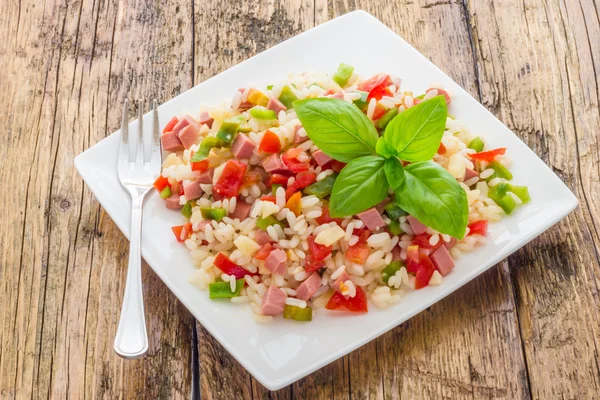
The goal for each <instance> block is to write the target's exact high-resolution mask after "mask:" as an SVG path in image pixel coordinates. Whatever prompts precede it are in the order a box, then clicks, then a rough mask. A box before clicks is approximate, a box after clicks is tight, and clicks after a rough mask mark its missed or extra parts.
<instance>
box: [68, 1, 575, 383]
mask: <svg viewBox="0 0 600 400" xmlns="http://www.w3.org/2000/svg"><path fill="white" fill-rule="evenodd" d="M390 49H393V51H390ZM407 61H410V62H407ZM340 62H345V63H349V64H351V65H354V66H355V68H356V71H357V72H358V73H360V74H361V75H363V76H365V77H368V76H370V75H372V74H374V73H377V72H380V71H385V72H388V73H392V74H394V75H397V76H399V77H400V78H402V79H403V85H404V86H403V87H404V88H408V89H412V90H414V91H415V92H422V91H423V90H425V89H427V88H428V86H429V85H430V84H432V83H437V84H441V85H442V86H441V87H444V88H446V89H448V90H449V91H450V92H451V94H452V96H453V98H452V104H451V106H450V113H451V114H453V115H455V116H456V117H457V119H459V120H461V121H462V122H463V123H464V124H465V125H466V126H467V127H468V128H469V129H470V130H471V132H473V133H476V134H480V135H482V136H484V137H485V138H486V140H487V142H488V144H489V145H490V146H491V148H495V147H507V148H508V153H507V154H508V155H509V156H510V157H512V159H513V160H514V165H513V167H512V169H511V170H512V172H513V174H514V182H516V183H517V184H520V185H527V186H529V191H530V193H531V197H532V199H533V200H532V202H531V203H529V204H527V205H526V206H523V207H520V208H519V209H518V211H517V212H516V213H515V214H514V215H512V216H510V217H507V218H505V219H503V220H502V221H501V222H499V223H496V224H491V226H490V233H489V238H490V240H489V244H487V245H486V246H484V247H480V248H479V249H477V251H474V252H473V253H470V254H468V255H465V256H463V257H462V258H460V260H458V262H457V266H456V268H455V269H454V271H453V272H452V273H451V274H449V275H448V276H447V277H446V278H445V279H444V283H443V284H442V285H441V286H437V287H427V288H424V289H422V290H419V291H414V292H411V293H409V294H407V295H406V296H405V297H404V299H403V300H402V302H401V305H397V306H392V307H390V308H388V309H386V310H379V309H377V308H376V307H375V306H374V305H373V304H371V307H370V311H369V313H368V314H365V315H357V316H354V315H347V314H343V313H337V314H336V313H335V312H330V311H326V310H318V311H317V312H316V313H315V314H316V315H315V318H314V320H313V321H312V322H311V323H305V324H301V323H294V322H292V321H288V320H284V319H282V318H279V319H276V320H275V321H273V322H272V323H271V324H267V325H262V324H257V323H255V322H254V321H253V320H252V318H251V312H250V310H249V309H248V307H247V306H240V305H234V304H232V303H230V302H227V301H213V300H210V299H209V298H208V293H207V292H204V291H201V290H199V289H197V288H196V287H194V286H192V285H191V284H189V283H188V281H187V280H188V277H189V276H190V274H191V273H192V272H193V271H194V266H193V265H192V262H191V258H190V256H189V254H188V250H187V249H186V248H185V247H184V246H182V245H180V244H179V243H177V242H176V241H175V240H174V238H173V234H172V232H171V229H170V228H171V226H173V225H180V224H181V223H182V221H183V217H182V216H181V215H180V214H179V213H175V212H171V211H169V210H167V209H166V208H165V206H164V204H163V201H161V199H160V198H159V197H158V195H157V194H156V193H153V194H152V195H150V196H149V197H148V199H147V201H146V205H145V210H144V220H143V227H144V229H143V232H144V234H143V242H142V255H143V257H144V259H145V260H146V261H147V262H148V264H149V265H150V266H151V267H152V268H153V269H154V271H155V272H156V273H157V274H158V276H160V278H161V279H162V280H163V281H164V282H165V283H166V284H167V286H168V287H169V288H170V289H171V290H172V291H173V293H175V295H176V296H177V297H178V298H179V300H181V302H182V303H183V304H184V305H185V306H186V307H187V308H188V309H189V310H190V311H191V312H192V314H193V315H194V316H195V317H196V318H197V319H198V320H199V321H200V323H201V324H202V325H203V326H204V327H205V328H206V329H208V331H209V332H210V333H211V334H212V335H213V336H214V337H215V338H216V339H217V340H218V341H219V342H220V343H221V344H222V345H223V346H224V347H225V348H226V349H227V351H229V352H230V353H231V354H232V355H233V356H234V357H235V358H236V359H237V360H238V361H239V362H240V363H241V364H242V365H243V366H244V367H245V368H246V369H247V370H248V371H249V372H250V373H251V374H252V375H253V376H254V377H255V378H256V379H258V380H259V381H260V382H261V383H262V384H263V385H265V386H266V387H267V388H269V389H271V390H275V389H279V388H281V387H283V386H286V385H288V384H290V383H292V382H294V381H296V380H298V379H300V378H302V377H303V376H305V375H308V374H309V373H311V372H313V371H315V370H317V369H318V368H320V367H322V366H324V365H326V364H328V363H330V362H332V361H334V360H336V359H338V358H339V357H342V356H343V355H345V354H347V353H349V352H350V351H352V350H354V349H356V348H358V347H359V346H362V345H363V344H365V343H367V342H369V341H370V340H373V339H375V338H376V337H377V336H379V335H381V334H383V333H384V332H386V331H388V330H390V329H392V328H393V327H395V326H397V325H399V324H401V323H402V322H404V321H406V320H407V319H409V318H411V317H412V316H413V315H415V314H417V313H419V312H421V311H422V310H423V309H425V308H427V307H429V306H431V305H432V304H433V303H435V302H437V301H439V300H441V299H442V298H444V297H445V296H447V295H448V294H450V293H452V292H453V291H455V290H457V289H458V288H460V287H461V286H462V285H464V284H465V283H467V282H469V281H470V280H471V279H473V278H475V277H476V276H478V275H479V274H481V273H482V272H484V271H485V270H487V269H488V268H490V267H491V266H493V265H494V264H496V263H498V262H499V261H500V260H502V259H503V258H505V257H507V256H508V255H509V254H511V253H512V252H514V251H515V250H517V249H518V248H520V247H522V246H523V245H525V244H526V243H527V242H529V241H530V240H532V239H533V238H535V237H536V236H538V235H539V234H541V233H542V232H543V231H545V230H546V229H548V228H549V227H550V226H552V225H553V224H555V223H556V222H558V221H559V220H560V219H562V218H563V217H565V216H566V215H567V214H568V213H569V212H570V211H572V210H573V209H574V208H575V207H576V206H577V199H576V198H575V196H574V195H573V194H572V193H571V192H570V191H569V189H568V188H567V187H566V186H565V185H564V184H563V183H562V182H561V181H560V180H559V179H558V177H557V176H556V175H554V173H552V171H551V170H550V169H549V168H548V167H547V166H546V165H545V164H544V163H543V162H542V160H540V159H539V158H538V157H537V156H536V155H535V154H534V153H533V152H532V151H531V150H530V149H529V148H528V147H527V146H526V145H525V144H524V143H523V142H521V140H519V138H517V136H515V135H514V134H513V133H512V132H511V131H510V130H509V129H508V128H507V127H506V126H504V125H503V124H502V123H501V122H500V121H498V119H496V117H494V116H493V115H492V114H491V113H490V112H488V111H487V110H486V109H485V108H484V107H483V106H482V105H481V104H479V103H478V102H477V101H476V100H475V99H474V98H473V97H471V96H470V95H469V94H468V93H467V92H465V91H464V90H463V89H462V88H460V87H459V86H458V85H457V84H456V83H455V82H454V81H452V80H451V79H450V78H449V77H448V76H446V75H445V74H444V73H443V72H442V71H440V70H439V69H438V68H437V67H436V66H435V65H433V64H432V63H431V62H430V61H429V60H427V59H426V58H425V57H424V56H423V55H421V54H420V53H419V52H418V51H417V50H415V49H414V48H413V47H411V46H410V45H409V44H408V43H406V42H405V41H404V40H403V39H402V38H400V37H399V36H398V35H396V34H395V33H394V32H393V31H391V30H390V29H388V28H387V27H386V26H384V25H383V24H382V23H381V22H379V21H378V20H377V19H375V18H374V17H372V16H371V15H370V14H367V13H366V12H363V11H356V12H352V13H350V14H346V15H344V16H343V17H340V18H337V19H335V20H333V21H330V22H328V23H326V24H323V25H321V26H318V27H316V28H314V29H311V30H309V31H307V32H305V33H303V34H301V35H299V36H296V37H294V38H292V39H290V40H287V41H285V42H283V43H281V44H279V45H277V46H275V47H273V48H271V49H269V50H267V51H265V52H263V53H261V54H259V55H257V56H256V57H253V58H251V59H249V60H247V61H244V62H242V63H241V64H239V65H237V66H235V67H233V68H231V69H229V70H227V71H225V72H223V73H221V74H219V75H217V76H215V77H213V78H211V79H209V80H207V81H206V82H204V83H202V84H200V85H198V86H196V87H194V88H192V89H190V90H188V91H187V92H185V93H183V94H181V95H179V96H177V97H176V98H174V99H172V100H170V101H168V102H167V103H165V104H163V105H162V106H160V109H159V113H160V121H161V124H162V125H163V126H164V125H165V124H166V123H167V121H168V120H169V119H170V118H171V117H172V116H173V115H179V114H180V113H181V112H182V110H184V109H188V110H195V109H198V107H199V105H200V103H207V104H211V103H214V102H217V101H220V100H222V99H224V98H230V97H231V96H233V94H234V93H235V91H236V90H237V88H238V87H244V86H245V85H247V84H248V83H249V82H250V81H251V82H256V83H261V84H265V85H266V84H269V83H273V82H277V81H279V80H282V79H285V78H286V77H287V74H288V73H289V72H304V71H309V70H316V71H330V72H333V71H335V69H336V67H337V65H338V64H339V63H340ZM150 122H151V116H150V114H147V115H146V116H145V121H144V123H145V124H146V126H147V127H149V126H150ZM129 129H130V130H133V131H135V130H136V129H137V126H136V123H132V124H131V126H130V128H129ZM119 135H120V131H117V132H115V133H114V134H113V135H111V136H109V137H108V138H106V139H104V140H102V141H101V142H99V143H97V144H96V145H95V146H93V147H92V148H90V149H89V150H87V151H85V152H84V153H82V154H80V155H79V156H78V157H77V158H76V159H75V166H76V168H77V170H78V171H79V173H80V174H81V176H82V177H83V179H84V181H85V182H86V184H87V185H88V186H89V187H90V189H91V190H92V192H93V193H94V195H95V196H96V198H97V199H98V201H99V202H100V204H102V206H103V207H104V209H105V210H106V212H107V213H108V214H109V215H110V216H111V217H112V219H113V220H114V221H115V223H116V224H117V226H118V227H119V229H121V231H123V233H124V234H125V236H127V237H129V218H130V211H129V210H130V199H129V197H128V195H127V193H126V192H125V190H124V189H122V187H121V185H120V184H119V181H118V179H117V168H116V167H117V146H118V143H119ZM342 323H343V324H344V326H345V327H346V328H345V329H340V326H341V324H342Z"/></svg>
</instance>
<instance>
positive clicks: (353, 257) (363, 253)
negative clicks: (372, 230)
mask: <svg viewBox="0 0 600 400" xmlns="http://www.w3.org/2000/svg"><path fill="white" fill-rule="evenodd" d="M368 257H369V247H368V246H367V245H366V244H364V243H357V244H355V245H354V246H350V247H349V248H348V251H347V252H346V259H347V260H349V261H352V262H353V263H357V264H364V263H365V261H367V258H368Z"/></svg>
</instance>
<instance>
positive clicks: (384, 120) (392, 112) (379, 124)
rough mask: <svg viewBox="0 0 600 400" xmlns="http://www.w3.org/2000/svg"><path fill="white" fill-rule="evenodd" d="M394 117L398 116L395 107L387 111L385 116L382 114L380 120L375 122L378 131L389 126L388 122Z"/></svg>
mask: <svg viewBox="0 0 600 400" xmlns="http://www.w3.org/2000/svg"><path fill="white" fill-rule="evenodd" d="M396 115H398V109H397V108H396V107H394V108H392V109H390V110H387V111H386V112H385V114H383V115H382V116H381V118H379V120H378V121H377V127H378V128H379V129H385V127H386V126H387V124H389V123H390V121H391V120H392V119H394V117H395V116H396Z"/></svg>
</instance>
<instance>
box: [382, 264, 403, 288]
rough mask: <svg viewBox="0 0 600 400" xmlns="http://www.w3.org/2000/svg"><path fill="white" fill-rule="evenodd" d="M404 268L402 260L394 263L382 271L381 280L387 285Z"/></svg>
mask: <svg viewBox="0 0 600 400" xmlns="http://www.w3.org/2000/svg"><path fill="white" fill-rule="evenodd" d="M402 267H404V263H403V262H402V261H400V260H396V261H392V262H391V263H390V265H388V266H387V267H385V268H384V269H383V270H381V279H382V280H383V281H384V282H385V283H386V284H387V283H388V281H389V280H390V278H391V277H392V276H394V275H396V272H398V271H400V268H402Z"/></svg>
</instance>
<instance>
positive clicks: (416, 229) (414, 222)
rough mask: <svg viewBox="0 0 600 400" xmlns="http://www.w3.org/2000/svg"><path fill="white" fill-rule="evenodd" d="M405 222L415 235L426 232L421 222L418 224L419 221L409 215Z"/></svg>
mask: <svg viewBox="0 0 600 400" xmlns="http://www.w3.org/2000/svg"><path fill="white" fill-rule="evenodd" d="M406 220H407V221H408V223H409V224H410V227H411V228H412V230H413V232H414V233H415V235H420V234H422V233H425V232H427V227H426V226H425V225H423V224H422V223H421V222H419V220H418V219H416V218H415V217H413V216H412V215H409V216H408V217H406Z"/></svg>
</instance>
